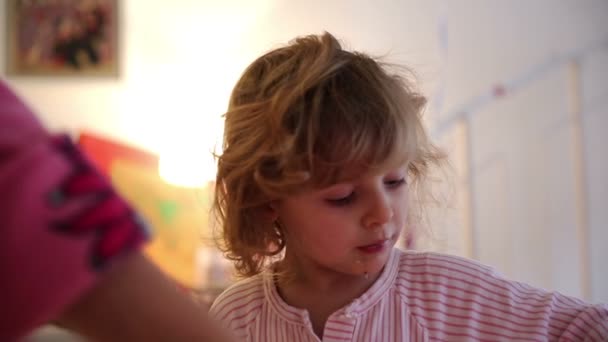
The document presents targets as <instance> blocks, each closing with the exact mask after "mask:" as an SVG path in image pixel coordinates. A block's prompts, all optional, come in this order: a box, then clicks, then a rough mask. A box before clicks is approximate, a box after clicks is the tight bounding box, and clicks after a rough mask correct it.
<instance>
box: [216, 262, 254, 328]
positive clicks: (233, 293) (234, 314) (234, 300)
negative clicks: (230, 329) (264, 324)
mask: <svg viewBox="0 0 608 342" xmlns="http://www.w3.org/2000/svg"><path fill="white" fill-rule="evenodd" d="M265 300H266V299H265V295H264V278H263V275H262V274H258V275H256V276H253V277H251V278H247V279H243V280H241V281H239V282H237V283H235V284H233V285H231V286H230V287H228V288H227V289H226V290H225V291H224V292H222V294H220V295H219V296H218V297H217V298H216V299H215V301H214V302H213V304H212V305H211V308H210V309H209V314H210V315H211V316H212V317H214V318H215V319H217V320H219V321H221V322H222V323H224V324H225V325H227V326H231V325H232V323H233V322H237V321H240V320H242V319H243V318H244V317H245V316H248V317H251V316H255V315H256V314H257V311H259V310H260V309H261V307H262V303H263V302H264V301H265Z"/></svg>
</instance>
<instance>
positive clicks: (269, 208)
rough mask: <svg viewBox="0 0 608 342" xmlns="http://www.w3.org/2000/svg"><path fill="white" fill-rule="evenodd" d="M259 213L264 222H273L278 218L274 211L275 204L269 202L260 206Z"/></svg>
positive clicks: (275, 210)
mask: <svg viewBox="0 0 608 342" xmlns="http://www.w3.org/2000/svg"><path fill="white" fill-rule="evenodd" d="M260 211H261V212H260V214H261V216H262V219H263V220H264V221H269V222H274V221H276V220H277V219H278V218H279V212H278V211H277V209H276V202H270V203H268V204H266V205H264V206H262V208H261V210H260Z"/></svg>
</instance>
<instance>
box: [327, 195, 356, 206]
mask: <svg viewBox="0 0 608 342" xmlns="http://www.w3.org/2000/svg"><path fill="white" fill-rule="evenodd" d="M354 199H355V193H354V192H351V193H350V194H348V196H345V197H341V198H328V199H326V201H327V202H328V203H329V204H331V205H333V206H336V207H342V206H345V205H349V204H351V203H352V202H353V200H354Z"/></svg>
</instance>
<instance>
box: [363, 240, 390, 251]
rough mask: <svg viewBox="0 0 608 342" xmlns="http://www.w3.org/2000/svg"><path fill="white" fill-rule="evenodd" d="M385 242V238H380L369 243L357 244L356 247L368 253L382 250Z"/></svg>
mask: <svg viewBox="0 0 608 342" xmlns="http://www.w3.org/2000/svg"><path fill="white" fill-rule="evenodd" d="M386 242H387V240H381V241H377V242H374V243H372V244H370V245H365V246H359V247H357V249H358V250H360V251H362V252H364V253H368V254H374V253H379V252H382V251H383V250H384V248H385V247H386Z"/></svg>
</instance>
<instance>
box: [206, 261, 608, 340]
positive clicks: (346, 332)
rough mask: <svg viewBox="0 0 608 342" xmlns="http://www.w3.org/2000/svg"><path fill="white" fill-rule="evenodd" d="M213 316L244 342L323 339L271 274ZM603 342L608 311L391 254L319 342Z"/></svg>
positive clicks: (458, 267) (227, 299)
mask: <svg viewBox="0 0 608 342" xmlns="http://www.w3.org/2000/svg"><path fill="white" fill-rule="evenodd" d="M211 314H212V315H213V316H215V317H216V318H218V319H220V320H221V321H222V322H223V323H224V324H225V325H226V326H227V327H228V328H229V329H231V330H232V331H233V332H234V333H235V336H237V337H238V338H239V340H242V341H264V342H270V341H290V342H299V341H321V339H319V338H318V337H317V336H316V335H315V333H314V332H313V329H312V324H311V322H310V320H309V318H308V313H307V311H306V310H303V309H299V308H295V307H292V306H289V305H288V304H287V303H285V302H284V301H283V299H282V298H281V297H280V296H279V294H278V292H277V289H276V287H275V285H274V282H273V280H272V275H271V274H270V272H264V273H262V274H259V275H257V276H255V277H252V278H249V279H245V280H243V281H241V282H238V283H236V284H235V285H233V286H231V287H230V288H229V289H227V290H226V291H225V292H224V293H222V294H221V295H220V296H219V297H218V298H217V300H216V301H215V303H214V304H213V306H212V307H211ZM473 340H475V341H608V306H607V305H591V304H588V303H585V302H583V301H581V300H578V299H575V298H571V297H567V296H564V295H561V294H559V293H555V292H546V291H543V290H540V289H536V288H533V287H531V286H528V285H526V284H522V283H518V282H513V281H509V280H506V279H504V278H502V277H501V276H499V275H497V274H496V273H495V272H494V271H493V270H492V269H491V268H489V267H487V266H483V265H480V264H478V263H476V262H474V261H471V260H467V259H464V258H459V257H454V256H447V255H441V254H436V253H421V252H411V251H407V252H404V251H400V250H397V249H395V250H393V252H392V253H391V255H390V257H389V260H388V262H387V264H386V267H385V268H384V270H383V271H382V274H381V275H380V277H379V278H378V280H377V281H376V282H375V283H374V284H373V285H372V287H370V288H369V289H368V290H367V291H366V292H365V293H364V294H363V295H361V296H360V297H359V298H357V299H355V300H354V301H353V302H351V303H350V304H349V305H347V306H345V307H343V308H341V309H339V310H338V311H336V312H334V313H333V314H332V315H331V316H330V317H329V319H328V320H327V322H326V324H325V328H324V332H323V338H322V341H473Z"/></svg>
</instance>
